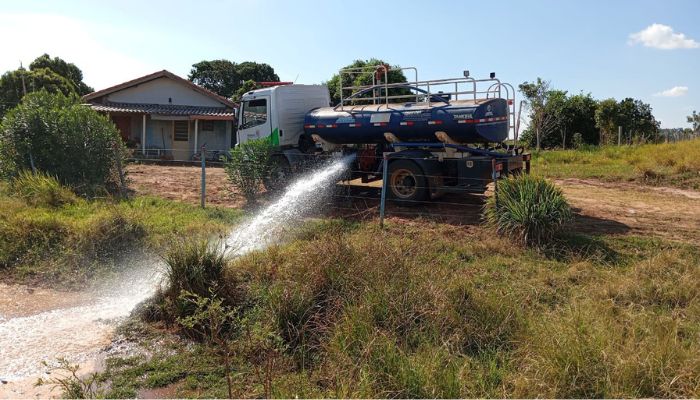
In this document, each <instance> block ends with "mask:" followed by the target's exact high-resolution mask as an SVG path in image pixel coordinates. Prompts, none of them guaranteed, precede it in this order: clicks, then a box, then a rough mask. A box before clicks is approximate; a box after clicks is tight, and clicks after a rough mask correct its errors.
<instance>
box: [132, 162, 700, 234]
mask: <svg viewBox="0 0 700 400" xmlns="http://www.w3.org/2000/svg"><path fill="white" fill-rule="evenodd" d="M128 171H129V178H130V179H131V182H132V185H131V186H132V188H133V189H134V190H135V191H136V193H138V194H151V195H156V196H162V197H165V198H168V199H172V200H180V201H185V202H190V203H193V204H198V202H199V190H200V189H199V187H200V186H199V185H200V174H201V170H200V169H199V168H198V167H182V166H157V165H132V166H129V168H128ZM556 184H557V185H559V186H560V187H561V188H562V190H563V191H564V193H565V195H566V197H567V198H568V199H569V201H570V203H571V205H572V206H573V207H574V209H575V210H576V212H577V219H576V228H577V229H580V230H582V231H584V232H590V233H596V232H597V233H610V234H627V233H629V234H640V235H650V236H658V237H662V238H667V239H672V240H678V241H683V242H691V243H696V244H700V192H697V191H691V190H682V189H676V188H667V187H653V186H639V185H635V184H631V183H609V182H600V181H595V180H580V179H563V180H557V181H556ZM365 196H366V197H367V198H365V199H355V200H353V202H352V204H351V205H350V206H349V207H346V208H345V209H346V210H347V211H346V212H347V213H349V214H353V215H362V214H364V215H368V216H373V215H376V209H374V207H376V204H377V201H376V198H377V196H376V193H372V192H371V191H370V192H367V193H362V194H361V195H360V196H358V197H365ZM440 202H442V203H451V204H447V205H445V204H441V203H436V204H431V205H426V206H421V207H396V206H392V208H390V209H389V215H394V216H395V217H400V218H403V217H407V218H410V217H411V216H412V215H414V216H424V217H431V215H432V216H438V217H439V218H442V217H444V216H447V215H449V216H451V218H448V219H444V220H446V221H448V222H450V221H459V222H460V223H478V218H479V215H480V214H481V206H482V202H481V201H480V200H478V199H477V200H474V199H467V200H464V199H462V198H460V196H447V197H445V198H442V199H440ZM207 203H208V204H214V205H218V206H224V207H240V206H242V205H243V204H244V203H245V201H244V199H243V198H242V196H241V195H239V194H237V193H236V192H235V189H234V188H232V187H231V186H230V185H229V183H228V182H227V180H226V174H225V173H224V170H223V169H222V168H208V169H207ZM337 203H338V202H336V204H333V206H335V207H336V209H343V205H342V204H337ZM456 204H457V205H456ZM392 212H393V214H392ZM335 215H342V213H340V214H337V213H336V214H335Z"/></svg>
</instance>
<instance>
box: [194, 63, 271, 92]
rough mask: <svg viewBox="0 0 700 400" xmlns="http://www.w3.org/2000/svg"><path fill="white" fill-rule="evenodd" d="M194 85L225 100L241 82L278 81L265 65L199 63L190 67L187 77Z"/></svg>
mask: <svg viewBox="0 0 700 400" xmlns="http://www.w3.org/2000/svg"><path fill="white" fill-rule="evenodd" d="M187 78H188V79H189V80H190V81H192V82H194V83H195V84H197V85H199V86H202V87H203V88H205V89H208V90H211V91H212V92H214V93H216V94H218V95H219V96H223V97H226V98H232V97H234V95H235V94H236V92H237V91H238V90H239V89H240V87H241V86H242V85H241V82H242V81H243V82H245V81H248V80H252V81H254V82H264V81H271V82H277V81H279V80H280V79H279V76H277V74H276V73H275V70H274V69H273V68H272V67H271V66H269V65H268V64H265V63H256V62H252V61H244V62H242V63H240V64H236V63H235V62H233V61H229V60H211V61H206V60H205V61H200V62H198V63H196V64H193V65H192V70H191V71H190V74H189V75H188V77H187Z"/></svg>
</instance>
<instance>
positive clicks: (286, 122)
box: [236, 85, 330, 151]
mask: <svg viewBox="0 0 700 400" xmlns="http://www.w3.org/2000/svg"><path fill="white" fill-rule="evenodd" d="M329 105H330V95H329V93H328V88H327V87H326V86H325V85H281V86H273V87H268V88H263V89H257V90H253V91H250V92H248V93H246V94H244V95H243V97H242V98H241V106H240V108H239V115H238V131H237V133H236V139H237V142H238V143H239V144H240V143H245V142H246V141H248V140H251V139H259V138H263V137H268V136H269V137H270V138H271V141H272V144H273V145H274V146H277V147H279V148H280V149H290V148H301V149H302V151H304V150H303V148H304V147H305V146H308V145H313V142H312V141H311V138H306V137H304V116H305V115H306V113H307V112H309V111H311V110H312V109H314V108H317V107H328V106H329Z"/></svg>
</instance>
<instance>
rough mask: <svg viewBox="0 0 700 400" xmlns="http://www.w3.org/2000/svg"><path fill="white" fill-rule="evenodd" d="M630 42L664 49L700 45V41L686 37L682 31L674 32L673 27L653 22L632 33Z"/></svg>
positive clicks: (689, 47)
mask: <svg viewBox="0 0 700 400" xmlns="http://www.w3.org/2000/svg"><path fill="white" fill-rule="evenodd" d="M628 43H629V45H630V46H632V45H635V44H637V43H642V44H643V45H644V46H645V47H652V48H655V49H663V50H672V49H696V48H698V47H700V43H698V42H696V41H695V40H693V39H691V38H688V37H686V36H685V35H684V34H682V33H676V32H674V31H673V28H671V27H670V26H668V25H663V24H651V25H649V26H648V27H646V28H645V29H643V30H641V31H639V32H636V33H633V34H631V35H630V38H629V42H628Z"/></svg>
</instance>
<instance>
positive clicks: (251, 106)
mask: <svg viewBox="0 0 700 400" xmlns="http://www.w3.org/2000/svg"><path fill="white" fill-rule="evenodd" d="M241 116H242V120H241V129H246V128H251V127H253V126H258V125H262V124H264V123H265V122H267V100H266V99H256V100H248V101H246V102H244V103H243V112H242V115H241Z"/></svg>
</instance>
